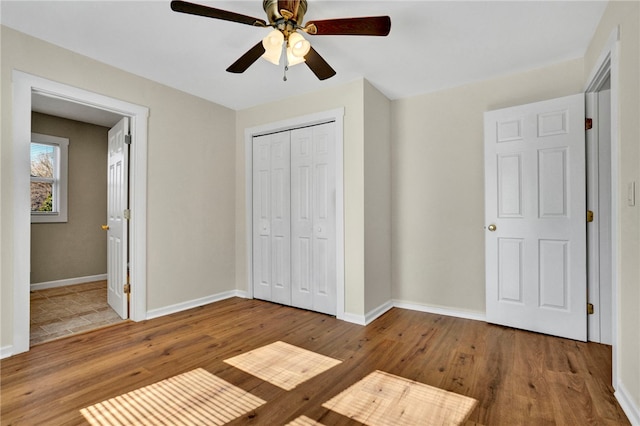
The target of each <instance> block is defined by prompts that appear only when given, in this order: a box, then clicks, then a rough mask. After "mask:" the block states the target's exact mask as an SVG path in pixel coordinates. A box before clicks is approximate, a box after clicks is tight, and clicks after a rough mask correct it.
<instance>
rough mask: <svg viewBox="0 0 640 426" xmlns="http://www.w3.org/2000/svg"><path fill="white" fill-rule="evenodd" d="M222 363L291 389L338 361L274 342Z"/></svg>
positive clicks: (338, 361) (336, 363) (285, 388)
mask: <svg viewBox="0 0 640 426" xmlns="http://www.w3.org/2000/svg"><path fill="white" fill-rule="evenodd" d="M224 362H226V363H227V364H230V365H232V366H234V367H236V368H238V369H240V370H242V371H244V372H246V373H249V374H251V375H253V376H256V377H258V378H260V379H262V380H264V381H266V382H269V383H271V384H272V385H275V386H278V387H279V388H282V389H284V390H291V389H293V388H295V387H296V386H298V385H299V384H300V383H303V382H305V381H307V380H309V379H311V378H312V377H315V376H317V375H318V374H320V373H323V372H325V371H326V370H328V369H330V368H332V367H335V366H336V365H338V364H340V363H341V362H342V361H340V360H337V359H333V358H330V357H328V356H324V355H320V354H317V353H315V352H311V351H308V350H306V349H302V348H299V347H297V346H293V345H290V344H288V343H285V342H274V343H271V344H269V345H267V346H263V347H261V348H258V349H254V350H252V351H249V352H247V353H244V354H241V355H238V356H235V357H233V358H229V359H226V360H225V361H224Z"/></svg>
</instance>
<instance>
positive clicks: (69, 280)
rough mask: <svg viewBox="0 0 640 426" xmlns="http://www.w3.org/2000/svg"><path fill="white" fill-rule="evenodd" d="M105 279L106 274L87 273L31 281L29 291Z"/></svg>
mask: <svg viewBox="0 0 640 426" xmlns="http://www.w3.org/2000/svg"><path fill="white" fill-rule="evenodd" d="M106 279H107V274H99V275H87V276H86V277H77V278H65V279H63V280H55V281H44V282H41V283H32V284H31V291H34V290H44V289H47V288H57V287H66V286H68V285H77V284H86V283H92V282H94V281H104V280H106Z"/></svg>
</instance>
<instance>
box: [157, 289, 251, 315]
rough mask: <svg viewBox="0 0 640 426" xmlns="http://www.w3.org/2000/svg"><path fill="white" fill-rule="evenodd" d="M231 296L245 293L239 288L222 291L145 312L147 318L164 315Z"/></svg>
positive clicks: (239, 295)
mask: <svg viewBox="0 0 640 426" xmlns="http://www.w3.org/2000/svg"><path fill="white" fill-rule="evenodd" d="M232 297H242V298H245V299H246V298H247V297H246V293H245V292H243V291H239V290H230V291H224V292H222V293H218V294H212V295H211V296H206V297H201V298H199V299H193V300H188V301H186V302H181V303H176V304H175V305H169V306H164V307H162V308H158V309H151V310H149V311H148V312H147V319H153V318H159V317H163V316H165V315H170V314H175V313H177V312H182V311H186V310H188V309H193V308H198V307H200V306H204V305H208V304H210V303H214V302H219V301H221V300H225V299H230V298H232Z"/></svg>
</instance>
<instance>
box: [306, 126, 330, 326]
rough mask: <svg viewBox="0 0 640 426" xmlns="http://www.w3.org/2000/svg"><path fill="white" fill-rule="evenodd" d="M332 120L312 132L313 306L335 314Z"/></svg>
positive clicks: (318, 309)
mask: <svg viewBox="0 0 640 426" xmlns="http://www.w3.org/2000/svg"><path fill="white" fill-rule="evenodd" d="M334 126H335V124H334V123H326V124H322V125H319V126H314V127H312V128H311V129H312V133H313V136H312V137H313V170H314V174H313V184H312V192H313V200H314V203H313V204H314V207H313V210H312V211H313V247H312V250H313V263H312V268H313V271H314V272H313V290H312V291H313V307H312V309H313V310H314V311H318V312H324V313H327V314H331V315H335V313H336V218H335V217H336V180H335V176H336V172H335V155H336V154H335V130H334Z"/></svg>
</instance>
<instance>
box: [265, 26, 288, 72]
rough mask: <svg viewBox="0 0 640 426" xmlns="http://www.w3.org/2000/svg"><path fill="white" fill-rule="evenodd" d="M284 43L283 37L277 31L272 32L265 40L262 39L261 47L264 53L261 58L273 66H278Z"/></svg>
mask: <svg viewBox="0 0 640 426" xmlns="http://www.w3.org/2000/svg"><path fill="white" fill-rule="evenodd" d="M283 42H284V35H283V34H282V33H281V32H280V31H278V30H273V31H271V32H270V33H269V34H267V36H266V37H265V38H263V39H262V46H263V47H264V50H265V52H264V53H263V54H262V57H263V58H264V59H266V60H267V61H269V62H271V63H272V64H274V65H279V64H280V56H281V55H282V43H283Z"/></svg>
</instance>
